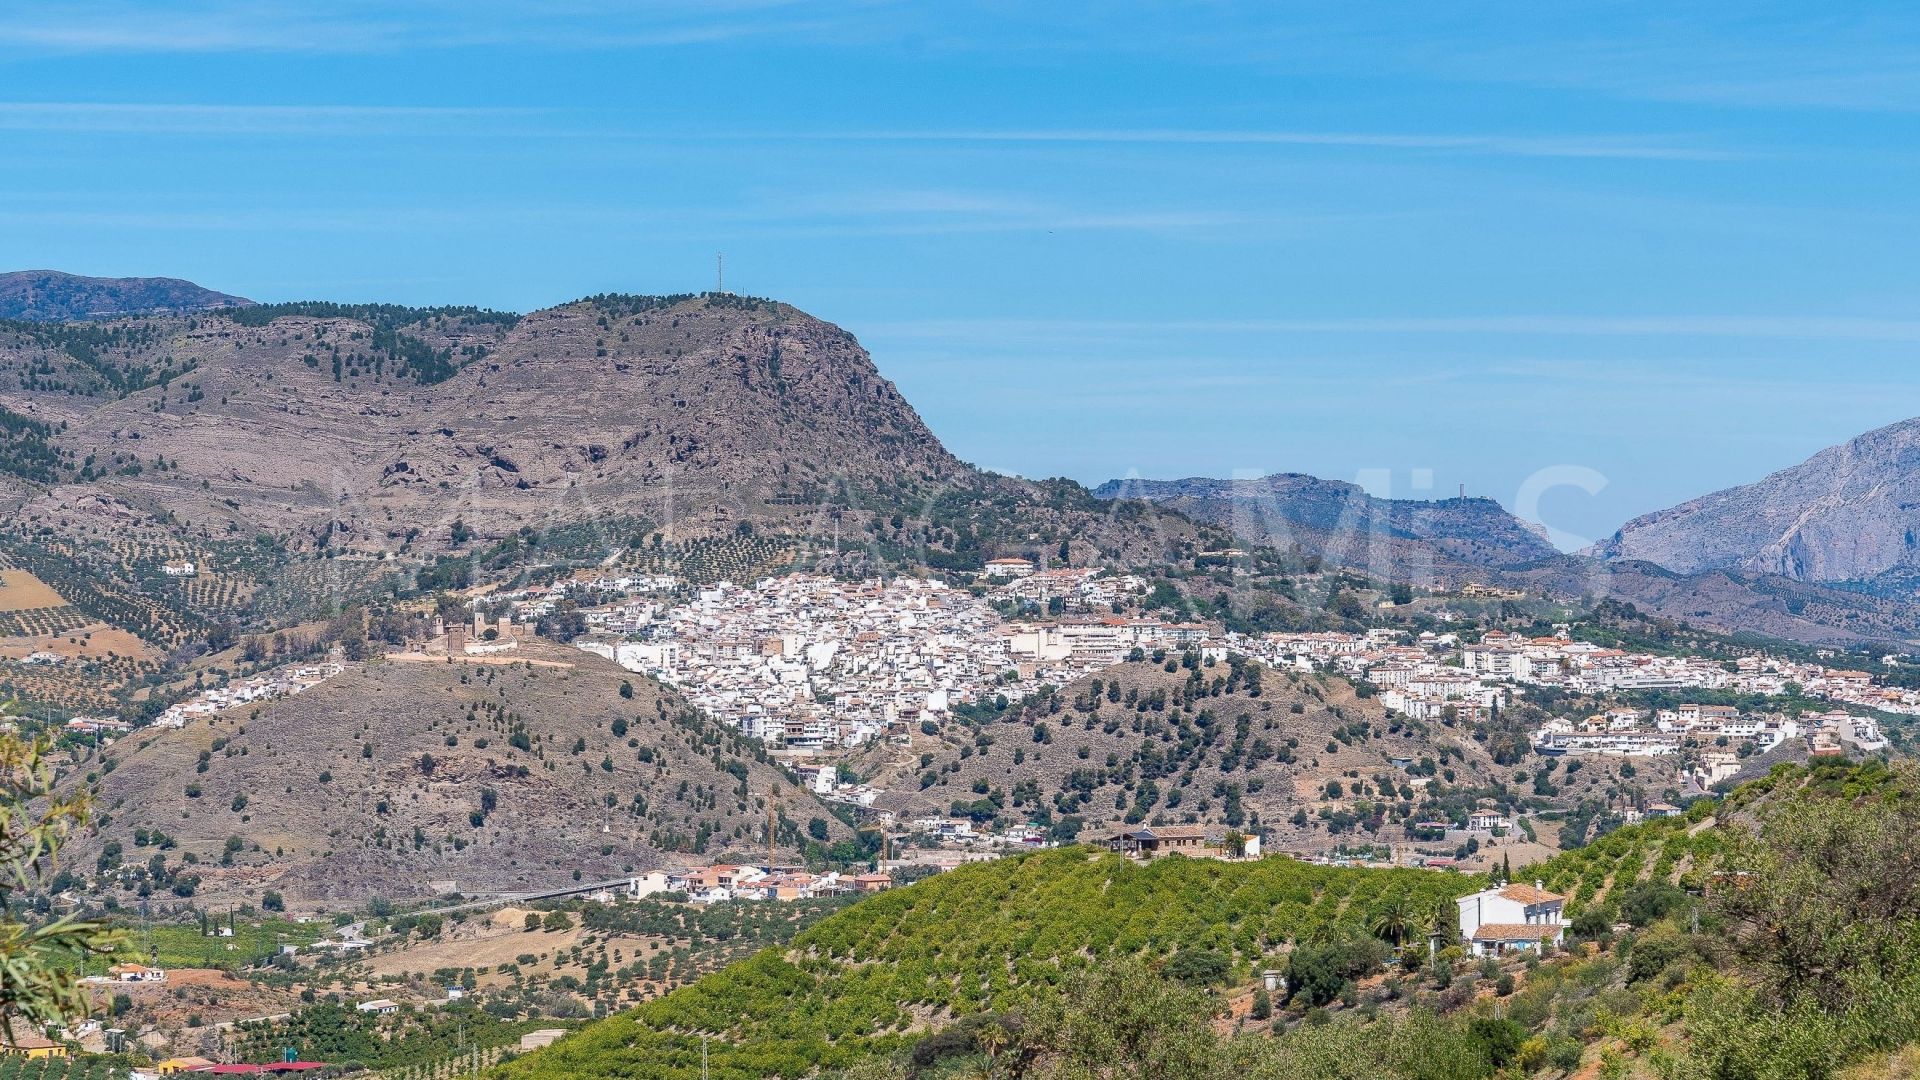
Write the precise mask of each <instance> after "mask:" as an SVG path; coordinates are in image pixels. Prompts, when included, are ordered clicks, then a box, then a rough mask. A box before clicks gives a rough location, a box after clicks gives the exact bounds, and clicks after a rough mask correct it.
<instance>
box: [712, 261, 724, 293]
mask: <svg viewBox="0 0 1920 1080" xmlns="http://www.w3.org/2000/svg"><path fill="white" fill-rule="evenodd" d="M713 291H714V292H716V293H725V292H726V291H727V253H726V252H724V251H716V252H714V254H713Z"/></svg>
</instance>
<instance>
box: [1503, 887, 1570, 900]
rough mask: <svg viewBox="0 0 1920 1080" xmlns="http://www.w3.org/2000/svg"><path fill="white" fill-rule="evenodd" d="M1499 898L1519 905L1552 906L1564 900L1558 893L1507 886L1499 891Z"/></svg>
mask: <svg viewBox="0 0 1920 1080" xmlns="http://www.w3.org/2000/svg"><path fill="white" fill-rule="evenodd" d="M1500 896H1501V898H1502V899H1505V900H1512V901H1514V902H1516V903H1521V904H1554V903H1559V902H1561V901H1564V900H1565V899H1566V897H1564V896H1561V895H1559V894H1558V893H1550V892H1548V891H1547V890H1545V889H1536V888H1534V887H1533V886H1532V885H1509V886H1507V887H1506V888H1504V889H1501V890H1500Z"/></svg>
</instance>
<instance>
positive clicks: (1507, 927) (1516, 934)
mask: <svg viewBox="0 0 1920 1080" xmlns="http://www.w3.org/2000/svg"><path fill="white" fill-rule="evenodd" d="M1564 929H1566V926H1565V925H1564V924H1562V923H1498V922H1496V923H1482V924H1481V925H1480V928H1479V929H1478V930H1475V931H1474V932H1473V940H1475V941H1540V940H1542V939H1545V938H1551V937H1556V936H1558V935H1559V933H1560V932H1561V931H1562V930H1564Z"/></svg>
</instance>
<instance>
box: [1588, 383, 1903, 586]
mask: <svg viewBox="0 0 1920 1080" xmlns="http://www.w3.org/2000/svg"><path fill="white" fill-rule="evenodd" d="M1594 550H1595V553H1596V554H1598V555H1601V556H1602V557H1605V558H1610V559H1622V560H1624V559H1638V560H1643V561H1646V562H1650V563H1653V564H1656V565H1658V566H1661V567H1664V568H1666V569H1668V570H1673V571H1677V572H1679V573H1689V574H1690V573H1699V572H1702V571H1707V570H1734V571H1741V572H1747V573H1764V574H1779V575H1781V576H1784V577H1788V578H1793V579H1796V580H1800V581H1814V582H1831V583H1854V584H1863V585H1871V586H1876V587H1877V586H1885V587H1886V588H1887V589H1891V590H1892V591H1895V592H1901V593H1909V592H1911V591H1912V583H1913V582H1914V581H1916V580H1920V419H1910V420H1902V421H1899V422H1897V423H1893V424H1888V425H1887V426H1885V427H1881V428H1876V429H1874V430H1872V431H1869V432H1866V433H1864V434H1861V435H1857V436H1855V437H1854V438H1852V439H1849V440H1847V441H1846V442H1844V443H1841V444H1840V445H1838V446H1831V447H1828V448H1827V449H1825V450H1822V451H1820V452H1819V453H1817V454H1815V455H1813V456H1812V457H1810V458H1808V459H1807V460H1805V461H1803V462H1801V463H1800V464H1798V465H1794V466H1792V467H1790V468H1786V469H1782V470H1780V471H1779V472H1776V473H1773V474H1771V475H1769V476H1766V477H1764V478H1762V479H1760V480H1757V481H1755V482H1754V483H1751V484H1743V485H1741V486H1739V487H1731V488H1727V489H1725V490H1722V491H1716V492H1713V493H1712V494H1709V495H1702V496H1701V497H1699V498H1697V499H1691V500H1689V501H1687V502H1684V503H1681V504H1680V505H1678V506H1674V507H1670V508H1668V509H1665V510H1659V511H1655V512H1654V513H1651V514H1644V515H1642V516H1640V517H1637V518H1635V519H1633V520H1632V521H1629V522H1627V523H1626V524H1625V525H1623V526H1621V528H1620V531H1619V532H1616V533H1615V534H1614V535H1613V536H1611V537H1609V538H1608V539H1607V540H1605V541H1603V542H1602V543H1600V544H1598V545H1596V547H1595V549H1594ZM1882 591H1884V590H1882Z"/></svg>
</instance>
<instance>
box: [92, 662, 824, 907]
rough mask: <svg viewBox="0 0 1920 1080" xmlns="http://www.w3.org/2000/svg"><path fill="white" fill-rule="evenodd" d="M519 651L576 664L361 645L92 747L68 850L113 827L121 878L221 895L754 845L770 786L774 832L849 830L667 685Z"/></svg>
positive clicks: (590, 873)
mask: <svg viewBox="0 0 1920 1080" xmlns="http://www.w3.org/2000/svg"><path fill="white" fill-rule="evenodd" d="M525 655H526V656H527V657H528V658H529V659H547V660H552V661H558V662H561V663H566V664H570V665H574V666H570V667H559V666H553V667H545V666H532V665H529V664H527V663H518V664H512V665H498V666H494V665H482V664H449V663H445V662H436V663H407V662H395V661H383V662H378V663H369V664H359V665H349V666H348V668H347V670H346V671H345V672H343V673H342V674H340V675H338V676H336V677H334V678H333V679H331V680H329V681H327V682H325V683H323V684H321V685H320V686H318V687H316V688H315V689H312V690H310V691H308V692H307V693H305V694H301V695H299V696H297V697H293V698H287V699H282V700H281V701H279V702H276V703H273V704H268V705H261V706H258V707H249V708H243V709H236V710H232V711H230V712H228V713H226V714H224V715H222V716H220V717H217V718H213V719H210V720H201V721H196V722H193V723H191V724H189V725H188V726H187V727H185V728H183V729H180V730H175V731H164V732H151V731H149V732H141V733H137V734H136V735H134V736H131V737H129V738H127V739H124V740H122V741H121V742H120V743H118V744H117V745H115V746H113V747H112V748H110V749H109V750H108V751H107V752H106V760H105V762H104V763H100V764H97V766H96V767H97V772H98V773H99V774H100V791H101V795H100V803H99V805H100V809H101V810H102V811H104V813H105V814H106V816H107V819H106V824H105V826H104V828H102V829H101V830H100V835H99V836H97V837H90V838H88V839H87V840H85V841H81V842H76V843H75V845H74V852H75V855H76V856H77V858H78V859H79V860H80V861H78V862H76V863H74V864H73V865H74V866H75V867H76V868H77V869H85V868H91V867H93V866H94V865H96V863H95V860H96V859H97V858H98V857H99V856H100V855H101V854H102V852H103V851H105V850H109V849H108V848H107V847H106V845H107V844H109V843H118V844H119V845H120V848H119V851H120V860H121V861H122V862H123V863H124V870H123V873H124V875H125V877H126V884H127V885H128V886H129V887H133V888H138V887H139V885H140V884H141V882H142V881H143V880H145V881H146V882H147V884H148V887H149V888H151V889H152V890H153V891H154V892H155V893H156V894H159V895H171V894H172V893H171V890H172V888H173V886H174V885H178V884H180V882H181V880H182V879H183V878H193V877H197V878H198V879H199V881H198V892H199V893H200V894H204V895H207V896H209V897H215V898H225V899H254V900H258V899H259V898H260V897H261V896H262V895H263V894H264V892H265V890H268V889H274V890H277V891H279V892H281V893H282V894H284V895H285V897H286V899H287V901H288V903H289V904H291V905H307V904H321V903H325V904H330V905H334V906H340V905H343V904H345V903H349V902H356V901H360V900H364V899H366V898H367V897H369V896H372V895H376V894H379V895H385V896H388V897H390V898H395V899H400V898H421V897H425V896H429V895H433V894H435V893H438V892H444V891H448V888H449V887H448V886H447V885H446V884H445V883H447V882H452V883H454V884H453V886H452V888H455V889H457V890H458V891H460V892H463V893H466V894H470V895H472V894H487V893H500V892H517V891H531V890H538V889H544V888H557V887H561V886H564V885H566V884H568V883H569V882H571V881H572V880H574V878H573V874H574V872H576V871H578V872H579V873H580V875H581V879H582V880H585V881H595V880H606V879H611V878H615V877H618V876H620V875H622V874H625V873H627V872H629V871H630V870H633V869H644V868H648V867H655V866H660V865H663V864H683V863H687V862H704V861H708V860H713V859H717V858H720V857H721V856H723V855H724V854H725V853H727V852H729V851H733V852H736V853H740V854H745V853H747V852H749V851H752V852H764V850H765V847H764V841H763V839H762V837H763V836H764V827H765V821H766V809H765V806H766V804H765V800H766V798H767V797H768V795H769V794H770V793H771V792H772V791H773V790H774V789H775V788H776V787H778V788H779V789H780V790H781V795H780V829H779V835H780V838H781V840H782V842H783V844H784V845H787V846H789V847H790V846H791V845H792V844H793V843H794V842H795V841H797V840H798V839H799V838H800V837H801V835H802V831H803V830H804V829H805V827H806V825H807V822H808V821H809V820H810V819H812V818H814V817H820V818H825V819H827V820H828V821H830V822H831V824H832V828H833V830H834V833H835V835H836V836H844V835H846V830H845V828H844V826H842V825H840V823H839V822H838V821H837V820H834V819H833V818H832V816H831V815H830V814H828V813H826V811H825V809H824V808H823V807H821V806H819V805H818V804H817V803H815V802H814V801H813V800H812V798H811V797H810V796H808V795H806V794H804V793H801V792H798V791H796V790H795V789H794V786H793V785H792V784H791V783H790V782H789V781H788V780H787V779H786V777H785V776H784V774H783V773H782V772H781V771H779V770H778V769H777V768H776V767H774V766H773V765H771V764H769V763H768V762H766V761H765V760H764V759H763V758H762V757H761V756H759V749H758V746H757V744H754V743H752V742H750V741H747V740H744V739H741V738H739V737H738V736H737V735H736V734H735V733H734V732H733V731H732V730H731V729H727V728H723V727H722V726H721V725H719V724H717V723H715V722H714V721H712V720H709V719H706V718H705V717H703V716H701V715H699V714H698V713H696V712H694V711H693V710H691V709H690V708H688V707H687V706H686V705H685V703H684V702H683V701H682V700H681V699H680V698H678V697H677V696H676V695H674V694H672V693H671V692H670V691H666V690H664V689H663V688H661V687H659V686H658V685H657V684H654V683H651V682H648V681H647V680H644V679H642V678H641V677H639V676H634V675H629V674H627V673H626V672H623V671H622V670H620V669H619V668H618V667H616V666H614V665H613V664H611V663H609V662H606V661H603V660H601V659H599V658H598V657H594V656H590V655H586V654H583V653H579V652H576V651H574V650H570V649H558V648H551V649H543V648H541V647H538V646H536V647H533V648H532V649H530V650H528V652H527V653H526V654H525ZM623 685H630V686H631V687H632V696H631V697H630V698H629V697H624V696H622V690H621V688H622V686H623ZM109 770H110V771H109ZM154 832H158V833H160V834H164V836H165V837H167V838H169V839H170V840H171V841H172V843H173V844H176V845H177V846H172V847H163V846H162V845H161V844H160V843H159V842H157V841H155V840H154V839H153V838H152V837H151V835H150V834H151V833H154ZM230 838H238V848H239V850H237V851H236V852H234V854H233V855H232V857H231V860H228V859H227V858H226V856H225V854H224V853H225V852H226V850H227V848H228V847H230V846H233V841H232V840H230ZM143 839H144V840H146V841H147V842H146V843H144V844H142V843H141V842H140V841H141V840H143ZM156 855H157V856H161V857H162V858H163V864H164V865H163V868H162V874H161V876H160V877H159V878H158V879H154V878H152V877H149V876H148V875H147V871H146V867H147V864H148V863H149V861H150V860H151V859H153V858H154V857H155V856H156ZM188 859H193V860H195V862H193V863H188V862H187V860H188ZM229 863H230V864H229Z"/></svg>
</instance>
